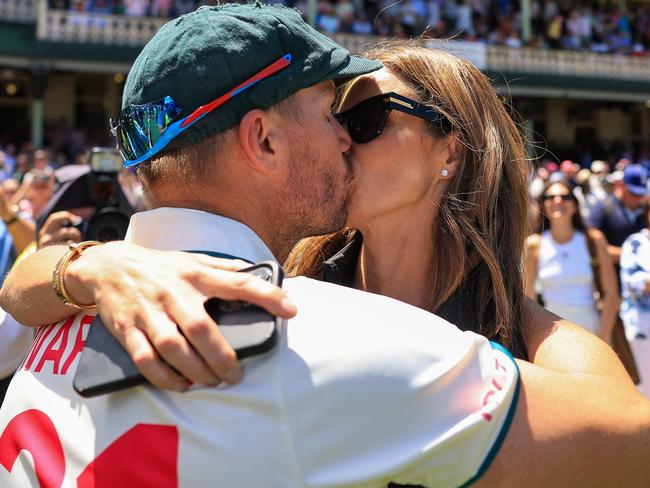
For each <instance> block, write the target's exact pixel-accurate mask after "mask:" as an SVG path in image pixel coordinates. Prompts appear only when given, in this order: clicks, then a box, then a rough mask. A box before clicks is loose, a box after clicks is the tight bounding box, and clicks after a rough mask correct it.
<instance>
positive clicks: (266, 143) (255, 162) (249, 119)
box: [239, 109, 281, 173]
mask: <svg viewBox="0 0 650 488" xmlns="http://www.w3.org/2000/svg"><path fill="white" fill-rule="evenodd" d="M279 136H280V134H279V133H278V131H277V129H276V128H275V126H274V125H273V121H272V119H271V118H270V117H269V115H268V114H267V113H266V112H264V111H263V110H259V109H255V110H251V111H250V112H247V113H246V115H244V116H243V117H242V119H241V120H240V122H239V143H240V146H241V148H242V151H243V152H244V154H245V155H246V158H247V163H248V165H249V166H251V167H252V168H253V169H254V170H255V171H259V172H263V173H271V172H273V171H274V170H275V169H276V168H277V161H278V156H279V155H278V148H279V147H281V145H280V144H279V140H278V139H279Z"/></svg>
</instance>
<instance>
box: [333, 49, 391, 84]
mask: <svg viewBox="0 0 650 488" xmlns="http://www.w3.org/2000/svg"><path fill="white" fill-rule="evenodd" d="M382 67H383V64H381V61H376V60H374V59H367V58H364V57H362V56H357V55H350V61H349V62H348V63H347V64H345V65H343V66H341V67H339V68H337V69H335V70H334V71H332V72H331V73H330V75H329V76H328V78H329V79H331V80H335V81H336V82H338V83H342V82H345V81H348V80H350V79H352V78H354V77H356V76H360V75H365V74H367V73H372V72H373V71H377V70H378V69H381V68H382Z"/></svg>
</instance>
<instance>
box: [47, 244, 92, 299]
mask: <svg viewBox="0 0 650 488" xmlns="http://www.w3.org/2000/svg"><path fill="white" fill-rule="evenodd" d="M98 244H102V243H101V242H99V241H84V242H78V243H74V244H70V247H69V249H68V251H67V252H66V253H65V254H64V255H63V256H61V259H59V262H58V263H56V266H55V267H54V272H53V273H52V288H54V293H55V294H56V296H57V298H58V299H59V300H61V301H62V302H63V303H65V304H66V305H72V306H73V307H77V308H81V309H91V308H95V307H96V306H97V304H96V303H92V304H89V305H84V304H83V303H77V302H76V301H75V300H73V299H72V297H70V294H69V293H68V290H67V289H66V287H65V283H64V281H63V274H64V273H65V270H66V268H67V267H68V265H69V264H70V263H71V262H72V261H74V260H75V259H77V258H78V257H79V256H81V254H82V253H83V252H84V251H85V250H86V249H88V248H89V247H92V246H96V245H98Z"/></svg>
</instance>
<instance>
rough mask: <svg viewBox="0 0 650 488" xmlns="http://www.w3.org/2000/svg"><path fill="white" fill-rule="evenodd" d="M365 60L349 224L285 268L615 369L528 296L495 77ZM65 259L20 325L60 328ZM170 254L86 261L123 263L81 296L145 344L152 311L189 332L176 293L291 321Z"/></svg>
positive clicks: (518, 197)
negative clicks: (47, 300)
mask: <svg viewBox="0 0 650 488" xmlns="http://www.w3.org/2000/svg"><path fill="white" fill-rule="evenodd" d="M367 56H369V57H374V58H375V59H379V60H381V61H382V62H383V63H384V66H385V69H382V70H380V71H377V72H375V73H373V74H369V75H364V76H363V77H360V78H357V79H355V80H353V81H352V82H351V84H350V85H348V86H347V87H346V89H345V90H344V93H343V96H342V104H341V107H340V110H339V113H338V114H337V115H336V117H337V119H338V120H339V121H340V122H342V123H344V124H345V125H346V126H347V128H348V130H349V132H350V136H351V138H352V140H353V143H352V147H351V149H350V150H349V152H348V160H349V162H350V165H351V166H352V167H353V170H354V175H355V176H354V181H353V184H352V190H351V192H350V196H349V199H348V216H349V221H348V228H347V229H345V230H343V231H341V232H338V233H335V234H333V235H328V236H323V237H317V238H311V239H307V240H305V241H303V242H301V243H300V244H299V245H298V246H297V247H296V248H295V249H294V251H293V252H292V254H291V256H290V258H289V260H288V262H287V263H286V270H287V271H288V272H290V273H293V274H305V275H308V276H313V277H319V278H321V279H324V280H328V281H332V282H335V283H339V284H344V285H348V286H354V287H358V288H360V289H363V290H368V291H370V292H375V293H380V294H383V295H387V296H390V297H393V298H396V299H399V300H402V301H405V302H408V303H410V304H413V305H417V306H419V307H422V308H425V309H427V310H430V311H432V312H434V313H437V314H439V315H440V316H442V317H444V318H446V319H447V320H449V321H450V322H452V323H454V324H456V325H457V326H459V327H460V328H462V329H466V330H473V331H477V332H479V333H481V334H483V335H485V336H487V337H488V338H490V339H492V340H495V341H497V342H499V343H501V344H503V345H504V346H506V347H508V348H509V349H510V350H511V351H512V352H513V353H514V354H515V355H516V356H517V357H520V358H528V359H529V360H530V361H532V362H534V363H536V364H540V365H542V366H546V367H550V368H551V369H553V370H556V371H561V372H570V373H573V372H576V371H580V370H581V366H584V368H585V370H590V368H592V367H593V357H596V356H598V354H600V355H601V356H603V355H604V356H606V357H604V359H603V361H602V364H609V363H608V361H610V358H609V356H608V354H610V353H609V352H608V351H607V350H606V349H607V348H606V347H605V346H604V345H602V344H601V343H600V342H599V341H596V340H594V339H593V337H592V336H591V335H590V334H587V333H585V332H584V331H582V330H581V329H580V328H579V327H575V326H573V325H571V324H569V323H568V322H564V321H561V320H559V319H558V318H557V317H556V316H555V315H553V314H550V313H548V312H546V311H544V310H543V309H541V308H540V307H539V306H537V304H535V303H534V302H533V301H531V300H527V299H526V298H525V296H524V284H523V275H522V273H521V263H522V260H523V256H522V254H523V247H524V246H523V244H524V240H525V237H526V235H527V234H526V229H527V215H528V197H527V187H528V173H529V168H528V165H527V162H526V156H525V152H524V143H523V138H522V136H521V133H520V131H519V129H518V127H517V126H516V124H515V122H514V121H513V120H512V118H511V117H510V116H509V115H508V113H507V112H506V109H505V107H504V105H503V103H502V101H501V100H500V99H499V97H498V96H497V95H496V93H495V91H494V89H493V88H492V86H491V85H490V82H489V80H488V79H487V78H486V77H485V76H484V75H483V74H482V73H481V72H480V71H479V70H478V69H477V68H476V67H475V66H473V65H472V64H471V63H469V62H466V61H464V60H461V59H459V58H457V57H455V56H453V55H450V54H447V53H444V52H440V51H435V50H430V49H425V48H422V47H417V46H410V45H409V46H406V45H401V46H392V47H389V48H385V49H381V50H377V51H374V52H371V53H369V54H368V55H367ZM102 248H105V250H103V249H102ZM61 254H62V253H61V250H60V249H56V250H54V249H53V250H52V251H51V252H50V251H49V250H48V249H44V250H43V251H41V252H40V255H35V256H33V257H32V258H31V261H30V262H29V263H27V262H26V263H25V264H24V265H23V266H22V267H21V268H19V269H16V270H14V271H13V272H12V274H11V275H10V276H9V279H8V281H7V282H6V285H5V288H4V289H3V294H2V295H3V296H2V298H3V300H2V301H3V304H5V305H6V306H8V307H9V311H10V312H11V313H12V314H13V315H14V316H15V317H16V318H17V319H18V320H19V321H21V322H23V323H25V324H32V325H36V324H42V323H46V322H48V321H49V322H52V321H56V320H60V319H61V318H64V316H65V314H66V312H65V311H64V310H62V309H61V307H59V311H58V312H57V313H58V314H59V315H61V316H57V315H56V314H54V313H52V310H48V311H44V310H40V309H38V308H37V307H31V308H30V307H29V305H28V304H29V303H34V302H38V301H39V300H40V301H41V302H42V300H43V299H44V296H45V294H48V295H47V296H48V297H50V296H51V295H52V294H53V292H52V286H51V278H50V277H51V269H52V268H53V267H54V264H53V263H56V262H57V259H58V258H59V257H60V255H61ZM93 256H94V258H93ZM170 256H171V255H170V254H169V253H164V252H160V251H152V250H147V249H144V248H141V247H138V246H135V245H133V244H128V243H118V244H110V245H107V246H97V247H96V248H94V250H92V251H89V252H88V253H84V254H83V255H82V257H81V258H79V264H78V266H81V265H82V262H83V260H85V259H99V258H100V257H103V258H104V259H106V261H107V262H111V263H114V266H113V267H112V268H111V273H110V274H107V275H106V276H103V275H102V279H101V280H98V281H97V282H96V283H94V285H92V286H94V287H95V288H92V286H91V285H87V286H88V287H87V288H85V291H86V295H87V296H93V297H94V298H95V300H96V303H97V304H98V306H99V309H100V311H103V317H104V319H105V322H107V325H109V327H112V328H113V330H117V331H118V332H116V333H117V334H123V333H125V331H127V332H128V331H133V329H132V328H133V327H135V329H137V330H135V331H133V334H137V335H142V334H144V335H146V336H148V337H149V340H150V341H151V343H152V344H154V345H155V346H156V345H157V342H156V339H157V337H156V325H155V320H153V319H152V318H151V316H152V313H151V312H152V311H154V310H155V313H154V314H153V315H154V316H155V315H158V314H165V316H166V317H168V318H169V320H171V321H173V322H175V323H176V324H187V323H191V318H192V317H190V316H189V315H188V313H187V312H188V311H187V310H186V307H171V306H169V304H170V303H172V302H173V303H177V302H178V300H177V297H178V296H183V298H184V300H187V302H188V303H193V302H195V301H196V299H199V298H200V299H202V300H205V296H206V295H205V293H206V292H205V290H206V289H208V288H209V289H210V293H212V294H213V295H214V294H217V291H218V292H219V293H222V294H221V295H218V296H222V297H226V298H228V297H236V298H240V299H241V298H245V299H246V300H249V301H255V303H258V304H260V305H262V306H264V307H266V308H268V309H269V310H270V311H272V313H275V314H279V315H282V316H286V317H289V316H291V314H295V310H294V309H292V308H291V307H290V306H286V301H284V300H286V297H284V296H283V295H282V294H280V293H276V292H274V291H272V290H270V289H269V287H262V284H261V283H260V284H259V286H257V285H255V286H254V285H253V284H252V283H250V282H247V283H243V282H242V281H241V280H239V281H238V280H229V279H226V278H225V275H224V277H223V282H217V283H215V282H214V277H215V273H214V269H212V270H210V269H209V268H210V267H211V266H212V267H214V266H216V265H215V264H214V262H212V264H208V263H207V262H205V261H201V259H202V258H198V257H196V256H195V255H186V254H184V253H174V257H173V259H172V258H170ZM201 266H204V267H205V271H204V272H203V273H202V272H201ZM220 266H221V267H224V266H226V265H225V264H223V263H222V264H221V265H220ZM240 267H241V265H240ZM230 269H233V268H232V267H231V268H230ZM43 270H50V271H49V273H50V274H49V276H48V273H46V272H44V271H43ZM209 271H211V274H208V273H209ZM202 275H204V276H211V279H207V278H203V279H201V278H200V277H201V276H202ZM48 280H49V281H48ZM256 281H259V280H256ZM208 282H210V283H208ZM137 283H146V284H147V286H145V287H141V286H137V285H136V284H137ZM78 285H80V284H78ZM208 285H209V286H208ZM39 293H40V294H39ZM242 295H245V297H244V296H242ZM125 297H126V298H125ZM131 297H137V299H132V298H131ZM54 301H55V302H56V300H54ZM143 304H146V306H143ZM73 311H74V310H72V309H68V310H67V314H70V313H71V312H73ZM145 311H146V312H148V313H145ZM45 313H47V314H48V315H47V316H44V314H45ZM215 334H217V333H216V332H215ZM574 342H575V343H579V346H575V345H574V347H573V348H571V349H570V352H569V351H567V349H566V344H567V343H571V344H574ZM179 347H185V346H179ZM576 347H577V348H579V349H580V350H583V351H589V352H590V354H589V355H588V356H589V358H587V356H585V361H584V362H581V361H580V358H577V357H575V355H574V354H573V351H574V350H575V348H576ZM156 349H157V351H158V352H159V353H160V355H161V356H162V358H163V359H165V358H166V357H167V356H166V355H167V354H168V352H167V351H176V350H178V349H174V348H173V347H171V345H170V344H165V345H164V347H160V348H158V347H156ZM169 354H171V353H169ZM569 354H570V357H569ZM223 357H224V358H226V359H225V361H226V362H227V357H226V355H223ZM231 358H232V357H231ZM587 359H588V360H587ZM231 364H232V363H228V367H230V366H231ZM613 369H616V368H613ZM183 372H184V370H183ZM214 372H215V374H217V373H218V372H217V371H214ZM187 377H188V378H189V379H190V380H192V381H200V380H199V379H196V380H195V379H194V378H192V377H190V376H189V375H188V376H187ZM221 377H222V379H225V380H226V381H228V382H229V383H230V382H236V380H235V381H229V379H228V377H223V376H221ZM148 378H150V377H149V376H148ZM150 379H151V378H150ZM152 382H154V384H158V383H156V381H154V380H152Z"/></svg>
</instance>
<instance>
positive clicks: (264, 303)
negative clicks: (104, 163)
mask: <svg viewBox="0 0 650 488" xmlns="http://www.w3.org/2000/svg"><path fill="white" fill-rule="evenodd" d="M47 250H48V248H46V249H44V250H43V251H39V253H42V256H43V257H42V258H40V257H39V253H36V254H35V255H34V256H30V258H28V259H29V260H31V261H30V263H27V265H26V266H25V267H24V268H23V270H21V269H18V270H15V272H16V273H29V270H37V271H38V273H37V274H38V277H35V276H34V275H33V273H32V275H30V276H29V277H28V279H27V278H24V277H22V276H20V277H18V276H13V277H11V276H10V278H12V279H13V280H14V281H15V282H16V283H19V282H22V284H21V285H20V286H15V290H14V291H11V292H10V293H9V295H10V296H11V295H14V294H15V292H16V291H18V290H21V291H22V292H23V293H22V294H21V296H23V298H25V297H26V298H27V299H28V300H29V301H30V302H31V303H41V304H43V307H47V303H50V301H51V302H55V303H56V302H57V299H56V298H55V295H54V292H53V291H52V287H51V273H52V271H51V270H52V267H53V266H51V265H49V262H51V261H53V259H54V257H55V256H54V251H57V253H56V254H57V255H61V252H60V251H58V249H55V248H49V250H50V251H52V252H50V253H49V254H52V256H49V258H48V259H49V262H48V266H49V267H48V268H47V271H41V268H42V267H43V265H44V264H45V261H43V259H44V258H46V257H48V253H45V252H44V251H47ZM39 259H40V261H39ZM247 266H249V264H248V263H245V262H243V261H233V260H227V259H219V258H213V257H209V256H205V255H201V254H193V253H185V252H162V251H155V250H151V249H147V248H144V247H141V246H137V245H135V244H131V243H128V242H122V241H116V242H111V243H107V244H103V245H101V246H95V247H91V248H88V249H87V250H85V251H84V252H83V254H82V255H81V256H80V257H79V258H78V259H76V260H74V261H73V262H72V263H70V265H69V266H68V267H67V269H66V271H65V275H64V278H63V279H64V280H65V284H66V289H67V290H68V292H69V294H70V296H71V297H72V298H73V299H74V300H75V301H76V302H77V303H97V306H98V310H99V313H100V315H101V317H102V319H103V320H104V323H105V324H106V326H107V328H108V329H109V330H110V331H111V332H112V333H113V335H114V336H115V337H116V338H117V340H118V341H119V342H120V343H121V344H122V346H123V347H124V348H125V349H126V351H127V352H128V353H129V355H130V356H131V358H133V360H134V362H135V364H136V366H137V367H138V369H139V370H140V372H141V373H142V374H143V375H144V376H145V377H146V378H147V380H149V381H150V382H151V383H152V384H153V385H155V386H157V387H159V388H164V389H172V390H179V391H182V390H185V389H186V388H187V387H188V386H189V383H190V382H192V383H200V384H205V385H215V384H217V383H219V382H220V381H225V382H226V383H229V384H232V383H237V382H238V381H239V380H240V379H241V377H242V369H241V366H240V365H239V362H238V360H237V358H236V356H235V352H234V351H233V349H232V348H231V347H230V345H229V344H228V343H227V342H226V341H225V339H224V338H223V336H222V335H221V333H220V332H219V328H218V327H217V326H216V325H215V323H214V322H213V321H212V319H211V318H210V316H209V315H208V314H207V312H206V311H205V308H204V303H205V301H206V300H207V299H209V298H212V297H219V298H222V299H225V300H243V301H247V302H251V303H254V304H256V305H259V306H261V307H263V308H265V309H266V310H268V311H269V312H270V313H271V314H273V315H277V316H280V317H282V318H291V317H293V316H294V315H295V314H296V307H295V306H294V305H293V303H291V302H290V301H289V299H288V298H287V296H286V295H285V293H284V291H283V290H282V289H281V288H278V287H276V286H274V285H271V284H270V283H267V282H266V281H263V280H261V279H260V278H257V277H255V276H252V275H249V274H248V273H238V272H236V271H237V270H238V269H241V268H242V267H247ZM48 272H49V276H50V278H49V279H50V284H49V285H48V286H44V285H47V284H46V283H43V284H42V285H40V293H41V295H38V296H37V295H36V294H35V292H33V291H31V290H32V289H36V286H35V285H34V281H39V282H40V281H44V280H45V275H47V274H48ZM41 275H43V276H41ZM30 280H31V281H30ZM30 283H32V284H30ZM45 290H47V292H45ZM45 293H47V295H45V296H44V294H45ZM10 296H7V297H5V298H7V299H9V300H8V302H10V303H13V305H14V307H18V309H19V310H17V311H21V312H22V313H23V314H24V315H28V314H29V313H35V312H30V311H29V310H27V311H24V310H22V309H24V308H25V307H24V306H23V304H22V302H23V300H20V301H19V302H18V303H15V302H16V300H11V298H10ZM39 300H40V301H39ZM58 303H59V304H60V302H58ZM68 313H69V312H68ZM26 323H29V322H26ZM40 323H43V322H40ZM170 366H171V367H170ZM172 368H174V369H175V370H176V371H174V369H172Z"/></svg>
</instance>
